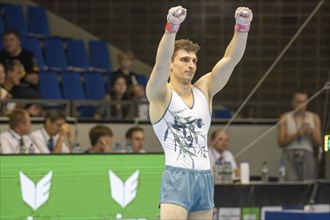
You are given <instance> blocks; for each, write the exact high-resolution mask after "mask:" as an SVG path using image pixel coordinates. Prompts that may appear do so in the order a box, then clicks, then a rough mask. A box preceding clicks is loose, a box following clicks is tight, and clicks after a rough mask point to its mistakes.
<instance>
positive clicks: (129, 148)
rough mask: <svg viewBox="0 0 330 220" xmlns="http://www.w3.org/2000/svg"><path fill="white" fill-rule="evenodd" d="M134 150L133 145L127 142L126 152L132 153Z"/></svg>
mask: <svg viewBox="0 0 330 220" xmlns="http://www.w3.org/2000/svg"><path fill="white" fill-rule="evenodd" d="M132 152H133V149H132V145H130V144H126V147H125V153H132Z"/></svg>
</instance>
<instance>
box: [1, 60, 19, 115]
mask: <svg viewBox="0 0 330 220" xmlns="http://www.w3.org/2000/svg"><path fill="white" fill-rule="evenodd" d="M2 66H3V67H4V72H5V79H4V82H3V83H2V84H1V90H2V91H1V94H2V95H4V96H5V98H6V99H11V98H12V97H13V96H12V94H11V92H12V90H13V88H14V86H16V85H19V81H20V79H21V77H22V75H21V63H20V62H19V61H18V60H12V61H9V62H6V63H5V64H4V65H2ZM1 100H2V99H1ZM16 106H17V104H16V103H15V102H4V103H2V106H1V108H2V109H1V110H2V113H3V115H10V113H11V112H12V111H13V110H14V109H15V108H16Z"/></svg>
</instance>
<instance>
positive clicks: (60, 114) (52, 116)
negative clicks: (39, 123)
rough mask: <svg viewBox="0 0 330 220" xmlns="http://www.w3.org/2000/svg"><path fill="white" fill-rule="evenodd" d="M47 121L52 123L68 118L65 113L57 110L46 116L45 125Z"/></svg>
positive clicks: (48, 112)
mask: <svg viewBox="0 0 330 220" xmlns="http://www.w3.org/2000/svg"><path fill="white" fill-rule="evenodd" d="M47 119H49V120H50V121H51V122H54V121H57V120H59V119H63V120H65V119H66V117H65V114H64V112H62V111H60V110H57V109H50V110H48V111H47V112H46V114H45V118H44V123H45V122H46V120H47Z"/></svg>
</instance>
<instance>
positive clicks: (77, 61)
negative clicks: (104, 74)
mask: <svg viewBox="0 0 330 220" xmlns="http://www.w3.org/2000/svg"><path fill="white" fill-rule="evenodd" d="M66 45H67V58H68V65H69V66H70V68H71V69H72V70H73V71H77V72H82V71H87V70H88V67H89V64H88V59H87V52H86V48H85V46H84V42H83V41H82V40H72V39H69V40H67V42H66Z"/></svg>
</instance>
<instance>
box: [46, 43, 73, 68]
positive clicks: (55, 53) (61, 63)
mask: <svg viewBox="0 0 330 220" xmlns="http://www.w3.org/2000/svg"><path fill="white" fill-rule="evenodd" d="M44 42H45V59H46V63H47V65H48V67H49V68H50V69H51V70H54V71H63V70H67V68H68V64H67V60H66V56H65V52H64V48H63V44H62V40H61V39H60V38H45V40H44Z"/></svg>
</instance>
